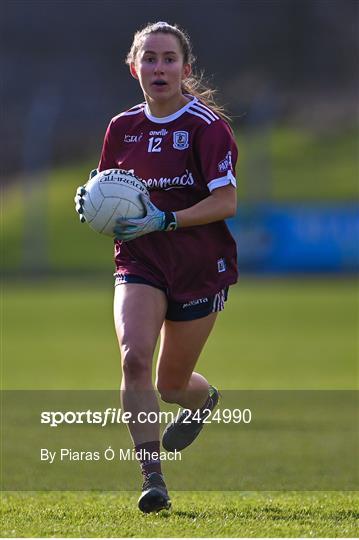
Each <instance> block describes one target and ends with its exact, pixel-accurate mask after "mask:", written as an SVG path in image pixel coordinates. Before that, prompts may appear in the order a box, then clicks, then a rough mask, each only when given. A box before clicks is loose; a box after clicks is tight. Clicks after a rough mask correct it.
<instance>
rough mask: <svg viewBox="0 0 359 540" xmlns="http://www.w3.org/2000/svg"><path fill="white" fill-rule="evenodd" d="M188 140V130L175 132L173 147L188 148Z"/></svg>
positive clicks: (177, 148) (178, 148)
mask: <svg viewBox="0 0 359 540" xmlns="http://www.w3.org/2000/svg"><path fill="white" fill-rule="evenodd" d="M188 140H189V135H188V131H174V132H173V148H175V149H176V150H186V148H188V147H189V144H188Z"/></svg>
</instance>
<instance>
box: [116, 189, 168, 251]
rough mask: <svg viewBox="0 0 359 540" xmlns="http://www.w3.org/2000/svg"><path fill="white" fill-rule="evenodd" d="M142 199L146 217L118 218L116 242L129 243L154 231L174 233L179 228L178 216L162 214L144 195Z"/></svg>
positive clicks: (141, 196)
mask: <svg viewBox="0 0 359 540" xmlns="http://www.w3.org/2000/svg"><path fill="white" fill-rule="evenodd" d="M140 198H141V201H142V204H143V207H144V209H145V216H144V217H142V218H137V219H123V218H118V219H117V220H116V226H115V228H114V230H113V232H114V233H115V238H116V240H122V241H123V242H128V241H129V240H134V239H135V238H138V237H140V236H143V235H144V234H148V233H151V232H154V231H174V230H175V229H176V228H177V220H176V214H174V213H173V212H162V210H160V209H159V208H157V206H155V205H154V204H153V203H152V202H151V201H150V199H149V198H148V197H145V196H144V195H140Z"/></svg>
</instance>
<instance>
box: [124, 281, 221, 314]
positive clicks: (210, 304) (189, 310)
mask: <svg viewBox="0 0 359 540" xmlns="http://www.w3.org/2000/svg"><path fill="white" fill-rule="evenodd" d="M126 283H141V284H143V285H150V286H151V287H155V288H156V289H160V290H161V291H163V292H164V293H165V294H166V296H167V301H168V307H167V312H166V319H168V320H169V321H193V320H194V319H201V318H202V317H206V316H207V315H209V314H210V313H216V312H218V311H222V310H223V309H224V303H225V302H226V300H227V298H228V288H229V287H225V288H224V289H221V290H220V291H218V292H217V293H216V294H212V295H210V296H206V297H204V298H189V299H188V300H187V301H186V302H176V301H174V300H171V299H170V298H169V297H168V291H167V290H166V289H164V288H163V287H159V286H158V285H155V284H154V283H151V281H150V280H148V279H145V278H143V277H140V276H135V275H134V274H119V273H118V274H115V287H116V286H117V285H123V284H126Z"/></svg>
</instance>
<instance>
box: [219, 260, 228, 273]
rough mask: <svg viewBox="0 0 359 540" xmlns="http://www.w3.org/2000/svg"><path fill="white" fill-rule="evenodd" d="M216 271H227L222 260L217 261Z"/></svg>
mask: <svg viewBox="0 0 359 540" xmlns="http://www.w3.org/2000/svg"><path fill="white" fill-rule="evenodd" d="M217 270H218V272H225V271H226V270H227V266H226V261H225V260H224V259H223V258H222V259H218V261H217Z"/></svg>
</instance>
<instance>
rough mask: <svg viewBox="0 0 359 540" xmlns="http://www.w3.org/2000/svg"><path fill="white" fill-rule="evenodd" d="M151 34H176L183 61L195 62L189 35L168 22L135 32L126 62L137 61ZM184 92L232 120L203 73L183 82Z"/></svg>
mask: <svg viewBox="0 0 359 540" xmlns="http://www.w3.org/2000/svg"><path fill="white" fill-rule="evenodd" d="M150 34H172V35H173V36H175V37H176V38H177V39H178V41H179V44H180V46H181V49H182V53H183V62H184V63H185V64H194V62H195V60H196V58H195V56H194V55H193V52H192V45H191V42H190V39H189V37H188V35H187V34H186V32H185V31H184V30H182V29H181V28H179V26H177V25H176V24H175V25H171V24H168V23H166V22H156V23H148V24H147V26H145V27H144V28H142V30H138V31H137V32H136V33H135V35H134V38H133V43H132V46H131V49H130V52H129V53H128V55H127V57H126V64H128V65H130V64H131V63H135V60H136V57H137V54H138V51H139V50H140V48H141V45H142V43H143V41H144V40H145V38H146V37H147V36H148V35H150ZM182 92H183V93H184V94H191V95H193V96H195V97H196V98H198V99H199V100H201V101H202V102H203V103H204V104H205V105H207V106H208V107H210V108H211V109H213V111H214V112H215V113H216V114H218V116H220V117H221V118H223V120H225V121H226V122H229V121H230V120H231V119H230V117H229V116H228V115H227V114H226V112H225V110H224V108H223V107H222V106H221V105H219V104H218V103H217V101H216V99H215V95H216V93H217V91H216V90H214V89H212V88H210V87H209V86H208V85H207V83H206V82H205V80H204V76H203V73H200V74H199V75H196V74H191V76H190V77H188V78H187V79H186V80H185V81H184V82H183V83H182Z"/></svg>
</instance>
